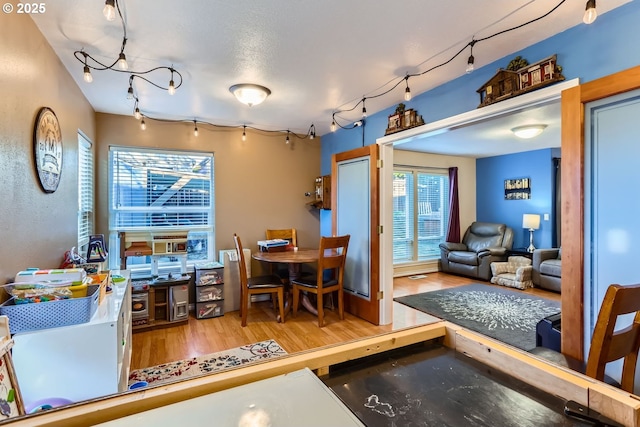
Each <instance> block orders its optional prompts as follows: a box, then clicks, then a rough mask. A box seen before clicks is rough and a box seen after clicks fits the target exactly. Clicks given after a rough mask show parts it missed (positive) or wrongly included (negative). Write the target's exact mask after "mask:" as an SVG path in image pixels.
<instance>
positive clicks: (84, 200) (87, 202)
mask: <svg viewBox="0 0 640 427" xmlns="http://www.w3.org/2000/svg"><path fill="white" fill-rule="evenodd" d="M93 193H94V183H93V147H92V146H91V142H89V140H88V139H87V138H85V137H84V135H82V134H81V133H78V252H79V253H81V254H84V253H86V252H87V245H88V244H89V236H90V235H92V234H93V221H94V215H93Z"/></svg>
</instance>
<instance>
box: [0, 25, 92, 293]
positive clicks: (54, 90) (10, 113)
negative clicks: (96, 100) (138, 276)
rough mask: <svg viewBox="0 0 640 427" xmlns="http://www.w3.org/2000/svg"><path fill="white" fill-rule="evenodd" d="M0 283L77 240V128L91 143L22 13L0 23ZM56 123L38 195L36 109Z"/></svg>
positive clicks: (87, 122) (88, 122) (68, 88)
mask: <svg viewBox="0 0 640 427" xmlns="http://www.w3.org/2000/svg"><path fill="white" fill-rule="evenodd" d="M0 85H1V87H2V92H1V96H0V170H1V171H2V172H3V173H2V178H1V179H0V182H1V183H2V185H0V236H1V242H0V284H3V283H6V282H7V279H12V278H13V277H14V276H15V274H16V272H18V271H20V270H22V269H24V268H27V267H40V268H51V267H58V266H59V264H60V262H61V261H62V259H63V254H64V251H65V250H69V249H71V247H72V246H75V245H76V242H77V239H78V237H77V206H78V201H77V193H78V191H77V187H78V181H77V172H76V171H77V168H78V165H77V157H78V136H77V135H78V130H82V132H84V133H85V134H86V135H87V136H88V137H89V139H91V140H93V139H94V134H95V122H94V120H95V118H94V112H93V109H92V108H91V106H90V105H89V103H88V102H87V101H86V99H85V98H84V96H83V95H82V93H81V92H80V89H79V88H78V86H77V85H76V83H75V82H74V81H73V79H72V78H71V76H70V75H69V74H68V72H67V71H66V69H65V68H64V66H63V65H62V63H61V62H60V60H59V59H58V57H57V56H56V55H55V53H54V52H53V50H52V49H51V47H50V46H49V44H48V43H47V42H46V40H45V39H44V38H43V37H42V34H41V33H40V31H39V30H38V29H37V27H36V25H35V24H34V23H33V21H32V20H31V18H30V17H29V16H28V15H18V14H15V13H13V14H11V15H5V14H3V16H1V17H0ZM45 106H46V107H50V108H51V109H53V111H54V112H55V113H56V116H57V117H58V121H59V122H60V126H61V130H62V138H63V149H64V153H63V169H62V176H61V180H60V185H59V187H58V189H57V191H56V192H55V193H52V194H46V193H44V192H43V191H42V190H41V188H40V185H39V182H38V178H37V175H36V173H35V169H34V157H33V126H34V122H35V119H36V115H37V113H38V111H39V110H40V108H41V107H45Z"/></svg>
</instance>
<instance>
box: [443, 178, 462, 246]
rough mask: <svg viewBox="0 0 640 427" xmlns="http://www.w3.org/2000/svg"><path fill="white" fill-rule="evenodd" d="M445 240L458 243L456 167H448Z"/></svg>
mask: <svg viewBox="0 0 640 427" xmlns="http://www.w3.org/2000/svg"><path fill="white" fill-rule="evenodd" d="M446 241H447V242H453V243H460V204H459V203H458V168H456V167H453V168H449V222H448V223H447V239H446Z"/></svg>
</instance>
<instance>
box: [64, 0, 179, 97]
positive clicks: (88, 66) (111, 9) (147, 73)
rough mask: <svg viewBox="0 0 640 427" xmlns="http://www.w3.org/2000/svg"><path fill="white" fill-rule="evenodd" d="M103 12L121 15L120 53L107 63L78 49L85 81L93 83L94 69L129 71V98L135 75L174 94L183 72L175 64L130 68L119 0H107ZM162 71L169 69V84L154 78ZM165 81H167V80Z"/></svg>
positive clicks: (110, 15) (111, 19)
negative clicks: (141, 68)
mask: <svg viewBox="0 0 640 427" xmlns="http://www.w3.org/2000/svg"><path fill="white" fill-rule="evenodd" d="M102 12H103V13H104V16H105V17H106V18H107V19H108V20H109V21H113V20H114V19H115V18H116V15H117V16H119V17H120V21H121V24H122V32H123V36H122V45H121V47H120V53H119V54H118V58H117V59H116V60H115V61H113V63H111V64H105V63H103V62H100V61H98V60H97V59H95V58H94V57H93V56H91V55H89V54H88V53H87V52H85V51H84V50H77V51H75V52H73V55H74V56H75V57H76V59H77V60H78V61H80V62H81V63H82V64H83V68H82V71H83V77H84V81H85V82H87V83H91V82H92V81H93V76H92V74H91V71H92V70H94V71H104V70H111V71H117V72H120V73H128V74H129V75H130V77H129V91H128V94H127V97H128V98H129V99H132V98H133V88H132V87H131V83H132V81H133V78H134V77H137V78H140V79H142V80H144V81H146V82H147V83H150V84H151V85H153V86H155V87H157V88H158V89H163V90H166V91H168V92H169V93H170V94H171V95H173V94H174V93H175V91H176V89H178V88H179V87H180V86H181V85H182V74H180V73H179V72H178V70H176V69H174V68H173V66H172V67H166V66H160V67H155V68H151V69H148V70H130V69H129V64H128V63H127V55H126V54H125V52H124V50H125V47H126V45H127V28H126V26H125V22H124V19H123V17H122V13H121V11H120V5H119V2H118V0H106V1H105V6H104V9H103V11H102ZM162 71H169V73H170V78H169V86H166V85H164V84H158V83H156V82H155V81H154V80H152V77H151V76H152V75H153V76H154V78H155V76H156V75H158V74H159V73H161V72H162ZM174 74H175V76H174ZM176 76H177V78H176ZM165 78H166V77H165ZM174 78H175V80H174ZM164 81H165V82H166V80H164Z"/></svg>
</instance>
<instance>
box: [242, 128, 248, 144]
mask: <svg viewBox="0 0 640 427" xmlns="http://www.w3.org/2000/svg"><path fill="white" fill-rule="evenodd" d="M246 140H247V125H242V141H246Z"/></svg>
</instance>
